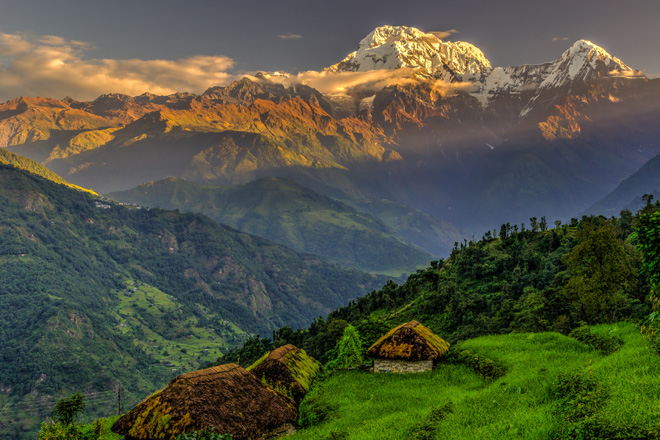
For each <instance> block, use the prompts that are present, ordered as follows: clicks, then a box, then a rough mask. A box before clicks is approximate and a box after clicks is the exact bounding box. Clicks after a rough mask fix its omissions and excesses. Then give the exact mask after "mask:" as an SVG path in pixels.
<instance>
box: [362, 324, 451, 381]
mask: <svg viewBox="0 0 660 440" xmlns="http://www.w3.org/2000/svg"><path fill="white" fill-rule="evenodd" d="M448 351H449V343H448V342H447V341H445V340H444V339H442V338H441V337H440V336H438V335H436V334H435V333H433V332H432V331H431V330H429V329H428V328H426V327H424V326H423V325H422V324H420V323H419V322H417V321H410V322H408V323H406V324H402V325H400V326H398V327H395V328H393V329H392V330H390V331H389V332H387V334H385V335H383V336H382V337H381V338H380V339H378V340H377V341H376V342H375V343H374V345H372V346H371V347H370V348H369V350H368V351H367V355H368V356H369V357H371V358H373V359H374V372H375V373H382V372H390V373H421V372H423V371H431V370H432V369H433V365H434V364H436V363H437V362H438V360H440V358H441V357H442V356H444V355H445V354H446V353H447V352H448Z"/></svg>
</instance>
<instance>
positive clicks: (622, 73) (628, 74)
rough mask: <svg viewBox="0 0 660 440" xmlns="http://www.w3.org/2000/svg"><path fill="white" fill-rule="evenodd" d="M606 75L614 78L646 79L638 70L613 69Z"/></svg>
mask: <svg viewBox="0 0 660 440" xmlns="http://www.w3.org/2000/svg"><path fill="white" fill-rule="evenodd" d="M608 73H609V75H610V76H613V77H616V78H646V75H644V73H643V72H641V71H640V70H619V69H614V70H610V71H609V72H608Z"/></svg>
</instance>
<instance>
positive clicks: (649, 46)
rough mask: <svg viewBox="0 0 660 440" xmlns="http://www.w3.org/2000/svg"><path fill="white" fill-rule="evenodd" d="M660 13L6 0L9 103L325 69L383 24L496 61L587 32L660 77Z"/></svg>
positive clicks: (461, 2) (565, 6)
mask: <svg viewBox="0 0 660 440" xmlns="http://www.w3.org/2000/svg"><path fill="white" fill-rule="evenodd" d="M659 20H660V1H658V0H627V1H625V2H624V1H608V0H553V1H548V0H543V1H537V0H527V1H517V0H504V1H496V0H480V1H476V0H472V1H470V0H452V1H442V0H379V1H371V0H369V1H361V0H351V1H345V0H334V1H330V0H324V1H321V0H243V1H218V0H215V1H213V0H130V1H124V0H113V1H103V2H101V1H97V0H0V100H2V101H4V100H6V99H10V98H13V97H15V96H18V95H22V94H30V95H42V96H43V95H46V96H52V97H57V98H61V97H64V95H72V96H73V97H75V98H79V99H90V98H91V97H93V96H95V94H98V93H99V91H103V92H112V91H122V92H124V93H130V94H139V93H142V92H143V91H146V90H147V89H148V90H151V91H153V92H156V93H161V92H163V93H165V92H168V91H171V90H182V89H188V90H190V91H193V92H202V91H203V90H204V89H205V88H206V87H208V86H211V85H215V84H221V83H223V82H227V81H229V80H231V79H233V78H234V77H235V75H237V74H240V73H241V72H246V71H254V70H260V69H261V70H286V71H289V72H299V71H304V70H318V69H321V68H323V67H326V66H328V65H330V64H334V63H336V62H337V61H339V60H341V59H342V58H343V57H344V56H345V55H346V54H348V53H349V52H351V51H353V50H355V49H356V48H357V44H358V42H359V41H360V39H361V38H363V37H364V36H365V35H366V34H368V33H369V32H370V31H371V30H372V29H373V28H374V27H376V26H379V25H383V24H391V25H407V26H415V27H418V28H420V29H422V30H424V31H427V32H429V31H447V30H452V29H453V30H456V31H458V32H457V33H455V34H453V35H452V36H451V37H450V38H449V39H450V40H454V41H455V40H463V41H468V42H470V43H473V44H475V45H476V46H478V47H479V48H481V49H482V50H483V52H484V54H485V55H486V57H487V58H488V59H489V60H490V61H491V63H492V64H493V65H494V66H508V65H518V64H524V63H541V62H545V61H550V60H553V59H555V58H557V57H558V56H559V55H560V54H561V53H562V52H563V51H564V50H565V49H566V48H568V47H569V46H570V45H571V44H572V43H573V42H574V41H576V40H578V39H581V38H584V39H588V40H591V41H593V42H594V43H596V44H598V45H600V46H602V47H604V48H605V49H606V50H607V51H609V52H610V53H611V54H612V55H615V56H617V57H619V58H621V59H622V60H623V61H624V62H625V63H627V64H628V65H629V66H630V67H633V68H636V69H640V70H643V71H644V72H645V73H647V74H660V53H659V51H658V48H660V30H659V29H660V28H659V27H658V21H659ZM54 37H57V38H54Z"/></svg>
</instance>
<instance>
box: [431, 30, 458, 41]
mask: <svg viewBox="0 0 660 440" xmlns="http://www.w3.org/2000/svg"><path fill="white" fill-rule="evenodd" d="M427 33H429V34H432V35H435V36H436V37H438V38H439V39H440V40H444V39H445V38H449V36H450V35H452V34H457V33H458V31H457V30H456V29H449V30H448V31H431V32H427Z"/></svg>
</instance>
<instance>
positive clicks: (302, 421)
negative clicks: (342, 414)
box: [298, 394, 337, 428]
mask: <svg viewBox="0 0 660 440" xmlns="http://www.w3.org/2000/svg"><path fill="white" fill-rule="evenodd" d="M336 413H337V408H336V407H335V406H333V405H330V404H329V403H326V402H323V401H321V400H319V399H318V398H317V397H315V396H311V397H310V395H309V394H308V395H307V397H306V398H305V399H304V400H303V401H302V402H301V403H300V408H299V410H298V426H300V427H301V428H307V427H310V426H315V425H318V424H320V423H322V422H324V421H325V420H329V419H331V418H333V417H334V415H335V414H336Z"/></svg>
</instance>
